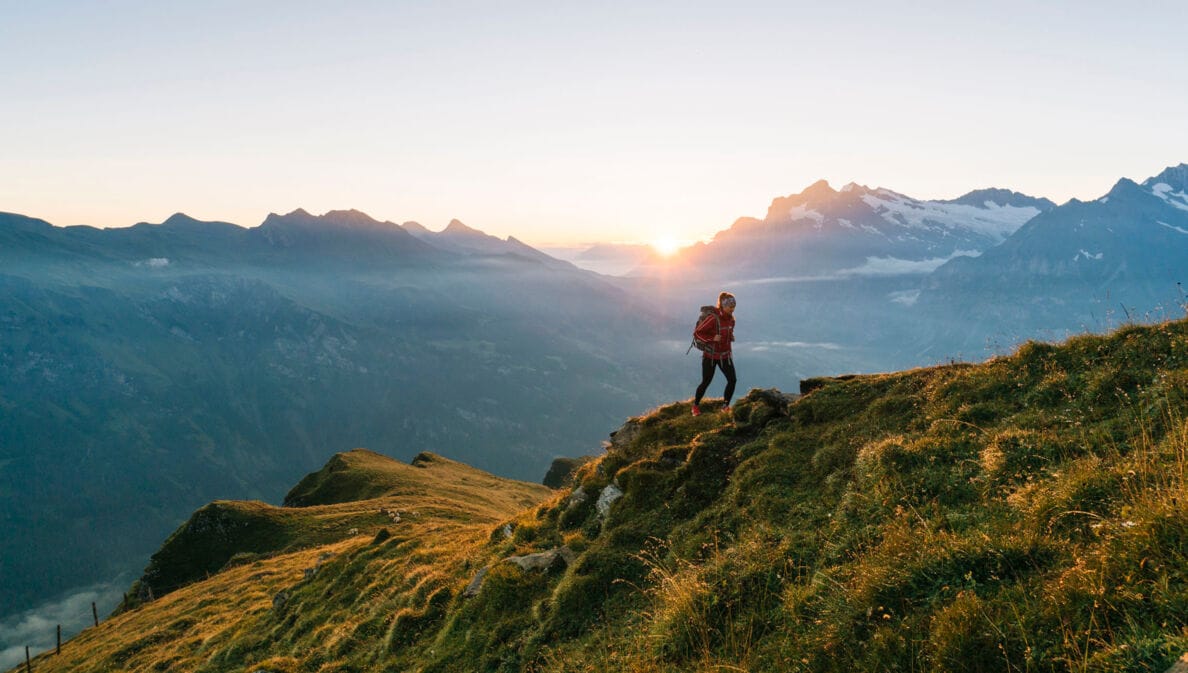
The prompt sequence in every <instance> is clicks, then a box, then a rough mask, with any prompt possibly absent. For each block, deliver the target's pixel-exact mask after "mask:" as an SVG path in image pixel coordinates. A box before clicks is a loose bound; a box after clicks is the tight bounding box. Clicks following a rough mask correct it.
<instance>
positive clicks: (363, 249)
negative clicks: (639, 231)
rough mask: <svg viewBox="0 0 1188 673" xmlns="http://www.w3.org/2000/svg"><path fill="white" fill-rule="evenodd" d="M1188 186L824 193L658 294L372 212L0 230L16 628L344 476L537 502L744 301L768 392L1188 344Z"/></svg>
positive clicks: (5, 572)
mask: <svg viewBox="0 0 1188 673" xmlns="http://www.w3.org/2000/svg"><path fill="white" fill-rule="evenodd" d="M1186 176H1188V166H1185V165H1180V166H1177V167H1173V168H1169V169H1167V170H1165V171H1163V172H1162V173H1160V174H1159V175H1157V176H1155V177H1153V178H1150V179H1147V180H1144V181H1142V182H1141V183H1139V182H1134V181H1131V180H1127V179H1123V180H1120V181H1119V182H1118V183H1117V184H1116V185H1115V186H1114V188H1113V189H1112V190H1110V192H1109V193H1108V194H1105V195H1103V196H1102V197H1101V198H1099V199H1096V200H1093V201H1087V202H1082V201H1076V200H1074V201H1070V202H1069V203H1065V204H1062V205H1059V206H1056V205H1054V204H1053V203H1052V202H1050V201H1047V200H1045V199H1038V198H1033V197H1029V196H1026V195H1022V194H1018V193H1016V192H1012V191H1007V190H999V189H995V190H978V191H975V192H970V193H969V194H967V195H965V196H963V197H961V198H958V199H953V200H949V201H923V200H917V199H912V198H910V197H907V196H904V195H901V194H897V193H895V192H893V191H891V190H887V189H883V188H878V189H869V188H866V187H861V186H858V185H853V184H851V185H847V186H846V187H843V188H842V189H840V190H834V189H833V188H831V187H830V186H829V185H828V184H827V183H824V182H819V183H816V184H814V185H812V186H810V187H809V188H807V189H806V190H804V191H803V192H801V193H799V194H794V195H790V196H785V197H780V198H777V199H775V200H774V201H773V202H772V204H771V206H770V208H769V209H768V213H767V215H766V217H764V218H763V219H755V218H742V219H740V220H738V221H736V222H735V224H734V225H733V226H732V227H730V228H729V229H727V230H724V231H723V232H721V233H719V234H718V235H717V236H716V237H715V238H714V239H713V240H712V241H710V242H708V243H705V244H701V245H698V246H694V247H692V248H691V249H687V250H685V251H684V252H683V253H682V254H680V255H678V256H677V257H676V258H674V259H673V260H671V261H667V262H664V263H660V262H659V261H658V260H657V258H651V259H649V260H648V261H647V263H646V266H644V267H642V268H641V269H640V273H639V274H637V275H633V277H629V278H608V277H605V276H600V275H598V274H595V273H592V272H589V271H585V270H582V269H579V268H576V267H575V266H573V265H572V264H570V263H568V262H564V261H561V260H557V259H554V258H551V257H549V256H547V255H545V254H544V253H542V252H540V251H536V250H534V249H532V248H531V247H530V246H527V245H525V244H523V243H522V242H520V241H517V240H515V239H514V238H508V239H498V238H495V237H492V236H488V235H487V234H484V233H483V232H481V231H479V230H476V229H472V228H470V227H467V226H466V225H464V224H462V223H461V222H457V221H453V222H451V223H450V224H449V225H448V226H447V227H446V228H445V229H443V230H442V231H438V232H434V231H430V230H428V229H427V228H425V227H423V226H420V225H418V224H416V223H411V222H406V223H404V224H396V223H393V222H380V221H377V220H375V219H373V218H371V217H369V216H367V215H365V214H363V213H360V212H358V211H353V210H341V211H331V212H329V213H326V214H324V215H320V216H315V215H312V214H310V213H307V212H305V211H303V210H296V211H293V212H291V213H288V214H286V215H277V214H273V215H269V216H268V218H267V219H266V220H265V221H264V222H263V223H262V224H261V225H260V226H257V227H252V228H245V227H241V226H238V225H235V224H231V223H226V222H202V221H198V220H195V219H193V218H191V217H188V216H186V215H183V214H180V213H179V214H177V215H174V216H172V217H170V218H168V219H167V220H166V221H164V222H162V223H159V224H150V223H141V224H138V225H135V226H132V227H128V228H126V229H110V230H100V229H94V228H91V227H65V228H62V227H55V226H52V225H50V224H49V223H47V222H44V221H41V220H36V219H33V218H29V217H24V216H19V215H11V214H3V215H0V269H2V270H0V334H2V335H3V338H0V413H3V417H4V421H5V422H4V423H3V425H2V426H0V518H2V520H3V522H4V525H5V530H6V532H7V533H8V540H9V541H10V542H11V544H8V545H5V547H4V548H3V550H0V571H2V572H0V605H2V606H4V611H3V612H2V613H0V620H3V618H4V616H6V615H11V614H13V613H15V612H17V611H18V610H20V609H22V608H23V607H25V606H29V605H34V604H36V603H37V602H38V601H43V600H46V599H48V598H51V597H53V596H55V595H57V594H59V593H61V592H64V591H67V590H69V589H71V588H73V587H76V586H80V585H86V584H90V583H93V582H96V581H100V580H110V579H111V578H113V577H115V576H117V575H120V574H121V573H125V574H126V573H130V572H133V571H135V570H137V569H138V568H139V567H140V566H141V565H142V561H143V559H144V558H145V557H146V556H147V554H148V553H149V552H150V551H151V550H152V549H153V548H155V546H156V544H157V543H158V542H159V540H160V539H161V537H162V536H163V535H164V534H165V533H166V532H167V531H168V530H171V529H172V528H174V527H176V526H177V525H178V523H179V522H180V521H182V520H183V519H184V516H185V514H186V513H187V512H189V511H191V510H192V509H194V508H196V507H198V506H200V505H201V504H202V503H205V502H208V501H211V500H214V499H218V498H261V499H267V498H269V497H274V496H272V495H270V494H275V493H278V492H280V491H281V490H283V488H284V487H285V486H286V485H288V484H291V483H292V482H293V481H294V480H295V479H296V478H297V477H298V476H300V475H301V474H303V473H305V472H307V471H309V470H310V469H312V468H313V467H314V466H316V465H317V464H318V463H320V462H321V460H322V457H323V456H324V455H325V453H326V452H327V451H343V450H347V449H350V448H353V447H355V446H370V447H372V448H374V449H376V450H379V451H381V452H382V453H385V454H389V455H394V456H404V457H408V456H413V455H416V454H418V453H420V452H422V451H432V452H434V453H437V454H440V455H444V456H449V457H450V458H455V459H459V460H464V461H466V462H468V463H472V464H474V465H475V466H476V467H478V468H481V469H487V470H490V471H492V472H495V473H497V474H500V475H503V476H508V477H514V478H519V479H532V480H537V479H539V478H540V476H541V475H543V474H544V471H545V468H546V467H547V466H548V465H549V462H550V461H551V460H552V459H553V458H554V457H556V456H560V455H572V456H577V455H581V454H585V453H589V452H590V451H591V450H593V449H594V448H596V447H597V446H598V444H599V442H600V437H601V435H602V432H603V431H604V429H605V427H607V425H608V423H613V422H614V421H615V419H618V418H622V417H623V416H624V415H626V414H628V413H632V411H633V410H637V409H640V408H647V407H648V406H651V405H654V404H657V403H659V402H661V401H663V400H670V399H679V398H683V397H685V396H687V395H688V394H689V393H690V392H691V390H690V389H691V385H690V383H691V381H692V380H693V379H694V378H695V374H694V373H692V372H691V370H692V369H693V363H694V360H693V356H689V357H688V358H687V359H682V358H681V354H682V353H683V352H684V348H685V347H686V346H687V344H688V341H687V340H688V332H689V329H690V327H691V325H688V324H686V323H687V322H688V321H689V320H691V318H692V316H694V315H695V313H694V311H695V309H696V307H697V306H698V305H701V304H706V303H712V301H713V299H714V298H715V297H716V295H717V293H718V291H720V290H722V289H730V290H732V291H733V292H734V293H735V294H736V295H737V296H738V297H739V309H738V312H737V315H738V317H739V328H738V332H737V333H738V335H739V341H738V343H737V344H736V357H737V360H738V364H739V371H740V378H741V385H742V389H744V390H745V389H747V388H749V387H771V386H785V387H786V386H788V385H789V382H790V381H791V382H794V381H795V380H797V379H808V378H811V377H814V376H818V375H821V374H831V373H842V372H855V371H857V372H861V371H866V372H870V371H885V370H889V369H894V368H897V367H915V366H920V365H926V364H932V363H936V362H941V361H947V360H950V359H955V358H965V359H975V360H978V359H981V358H982V357H984V356H985V355H987V354H989V352H1003V351H1009V350H1010V349H1011V348H1013V346H1014V345H1015V344H1017V343H1020V342H1022V341H1025V340H1026V339H1029V338H1036V337H1049V338H1050V337H1063V336H1065V335H1067V334H1070V333H1074V332H1079V331H1085V330H1090V331H1100V330H1103V329H1106V328H1108V327H1111V326H1113V325H1115V324H1118V323H1121V322H1125V321H1128V320H1129V321H1144V320H1151V319H1158V318H1161V317H1165V316H1173V315H1178V314H1179V311H1181V310H1182V304H1183V296H1182V294H1181V291H1180V285H1179V277H1178V270H1179V269H1181V268H1184V266H1185V264H1186V263H1188V179H1186ZM635 252H639V251H635ZM988 346H990V347H991V348H990V351H988V350H987V347H988ZM712 394H713V393H712V392H711V395H712ZM62 540H69V541H70V542H69V545H67V546H63V545H62V544H61V541H62Z"/></svg>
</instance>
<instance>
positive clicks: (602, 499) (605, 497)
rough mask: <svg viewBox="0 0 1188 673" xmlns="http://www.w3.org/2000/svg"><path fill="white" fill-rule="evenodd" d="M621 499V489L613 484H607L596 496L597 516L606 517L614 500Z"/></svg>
mask: <svg viewBox="0 0 1188 673" xmlns="http://www.w3.org/2000/svg"><path fill="white" fill-rule="evenodd" d="M622 497H623V489H621V488H619V487H618V486H616V485H614V484H607V486H606V488H604V489H602V493H601V494H599V496H598V502H597V503H595V505H594V506H595V507H597V508H598V516H601V517H606V515H607V513H609V512H610V508H611V505H612V504H614V502H615V501H616V500H618V499H619V498H622Z"/></svg>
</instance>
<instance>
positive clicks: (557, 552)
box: [503, 546, 577, 572]
mask: <svg viewBox="0 0 1188 673" xmlns="http://www.w3.org/2000/svg"><path fill="white" fill-rule="evenodd" d="M558 559H559V560H560V561H561V563H562V565H564V566H568V565H569V564H571V563H573V562H574V560H575V559H577V554H575V553H573V550H572V549H570V548H569V547H567V546H566V547H558V548H556V549H550V550H548V551H542V552H539V553H536V554H526V555H524V556H509V557H507V558H505V559H503V562H504V563H514V564H516V566H518V567H519V568H520V570H523V571H524V572H528V571H530V570H548V569H549V568H551V567H553V564H555V563H557V561H558Z"/></svg>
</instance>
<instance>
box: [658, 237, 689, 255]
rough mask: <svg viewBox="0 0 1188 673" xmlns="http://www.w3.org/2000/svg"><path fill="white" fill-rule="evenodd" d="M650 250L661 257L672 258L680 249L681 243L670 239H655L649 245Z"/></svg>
mask: <svg viewBox="0 0 1188 673" xmlns="http://www.w3.org/2000/svg"><path fill="white" fill-rule="evenodd" d="M651 245H652V249H653V250H655V251H656V253H657V254H659V255H660V256H661V257H672V256H673V255H675V254H676V253H677V251H678V250H680V249H681V247H682V246H683V243H682V242H681V241H678V240H676V239H675V238H671V237H663V238H657V239H655V240H654V241H652V243H651Z"/></svg>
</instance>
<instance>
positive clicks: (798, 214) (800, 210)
mask: <svg viewBox="0 0 1188 673" xmlns="http://www.w3.org/2000/svg"><path fill="white" fill-rule="evenodd" d="M788 219H789V220H791V221H792V222H799V221H800V220H812V221H813V222H816V223H817V224H820V223H821V222H824V221H825V216H824V215H822V214H821V213H818V212H817V211H815V210H812V209H811V208H809V207H808V205H806V204H803V203H802V204H800V205H799V206H796V207H795V208H793V209H792V210H790V211H789V212H788Z"/></svg>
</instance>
